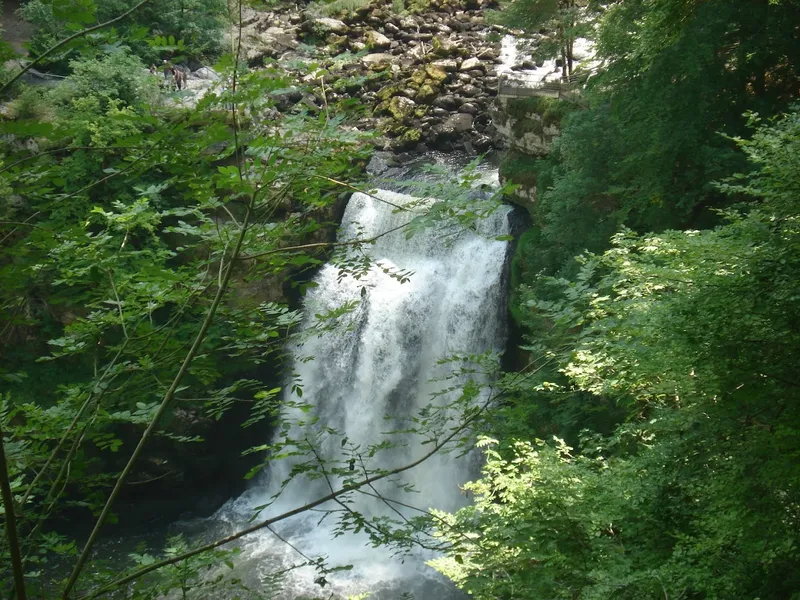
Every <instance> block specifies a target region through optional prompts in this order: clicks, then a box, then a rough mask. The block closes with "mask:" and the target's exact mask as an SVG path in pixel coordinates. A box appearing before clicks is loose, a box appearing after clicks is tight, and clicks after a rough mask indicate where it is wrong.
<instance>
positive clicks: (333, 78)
mask: <svg viewBox="0 0 800 600" xmlns="http://www.w3.org/2000/svg"><path fill="white" fill-rule="evenodd" d="M491 1H492V0H479V1H475V2H472V3H467V4H452V3H449V2H448V1H447V0H442V1H441V2H434V3H432V4H431V5H430V6H428V7H427V8H426V9H425V10H424V11H421V12H420V13H419V14H411V13H408V12H404V13H400V14H398V13H396V12H394V11H393V10H392V7H391V6H390V5H388V4H384V3H380V2H378V3H371V4H369V5H367V6H365V7H362V8H359V9H356V10H351V11H347V12H345V13H344V14H339V15H337V16H338V18H333V17H328V16H319V14H315V13H314V11H312V10H309V9H306V10H300V9H291V8H289V9H286V8H284V9H281V10H279V11H270V12H260V11H256V10H253V9H248V12H247V13H246V14H245V16H244V18H243V22H242V25H243V29H242V42H243V50H242V53H243V55H244V56H245V57H246V59H247V61H248V63H249V64H250V66H252V67H258V66H261V65H264V64H265V63H269V62H270V61H273V60H275V61H278V64H279V65H280V66H282V68H285V69H287V70H291V69H292V67H291V66H290V65H293V64H301V63H304V62H305V63H308V62H309V61H310V60H315V61H317V62H318V63H319V64H320V65H321V67H322V68H324V69H325V70H326V71H327V75H326V76H325V77H324V79H323V80H322V81H321V82H320V85H318V86H315V87H314V88H312V89H313V91H312V92H301V91H299V90H298V92H297V93H295V94H286V95H284V97H283V99H282V102H281V104H280V105H279V108H280V109H281V110H290V109H292V108H293V106H295V105H297V104H299V103H302V106H304V107H306V108H308V109H310V110H312V111H315V110H323V109H324V106H325V105H326V103H331V102H335V101H339V100H347V99H350V98H353V99H358V100H360V101H361V103H363V104H364V105H366V107H367V108H368V112H367V114H366V116H364V117H363V118H362V119H361V121H360V122H359V127H363V128H364V129H372V130H376V131H378V132H380V133H381V134H382V137H381V138H380V140H379V142H378V146H379V147H382V148H383V149H384V150H393V151H414V152H424V151H426V150H431V149H434V150H443V151H452V150H466V151H467V152H484V151H487V150H489V149H491V148H492V147H495V146H501V145H503V141H502V138H500V136H498V134H497V131H496V130H495V127H494V125H493V124H492V119H491V117H490V106H491V104H492V102H493V100H494V97H495V96H496V94H497V84H498V75H497V68H498V65H499V64H500V62H501V58H500V42H499V40H500V38H501V33H502V31H503V30H502V28H500V27H498V26H495V25H490V24H487V23H486V21H485V18H484V10H485V9H486V8H489V7H490V3H491ZM232 35H236V36H238V31H237V30H236V29H234V31H233V33H232ZM306 80H307V82H308V81H309V76H306Z"/></svg>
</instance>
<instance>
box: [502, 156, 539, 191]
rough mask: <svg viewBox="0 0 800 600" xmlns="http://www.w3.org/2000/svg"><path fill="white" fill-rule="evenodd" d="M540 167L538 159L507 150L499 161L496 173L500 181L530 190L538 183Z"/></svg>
mask: <svg viewBox="0 0 800 600" xmlns="http://www.w3.org/2000/svg"><path fill="white" fill-rule="evenodd" d="M541 166H542V161H541V159H540V158H538V157H536V156H531V155H528V154H525V153H523V152H519V151H517V150H509V151H508V152H506V153H505V155H504V156H503V158H502V160H501V161H500V166H499V169H498V172H499V175H500V179H501V180H503V181H510V182H511V183H515V184H517V185H520V186H522V187H524V188H528V189H530V188H534V187H536V185H537V184H538V183H539V170H540V167H541Z"/></svg>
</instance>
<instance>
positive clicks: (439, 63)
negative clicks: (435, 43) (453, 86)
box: [432, 58, 458, 72]
mask: <svg viewBox="0 0 800 600" xmlns="http://www.w3.org/2000/svg"><path fill="white" fill-rule="evenodd" d="M432 64H433V65H434V66H435V67H439V68H440V69H444V70H445V71H447V72H453V71H456V70H458V63H456V61H454V60H453V59H452V58H444V59H442V60H435V61H433V63H432Z"/></svg>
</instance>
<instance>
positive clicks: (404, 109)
mask: <svg viewBox="0 0 800 600" xmlns="http://www.w3.org/2000/svg"><path fill="white" fill-rule="evenodd" d="M382 104H386V110H387V111H388V112H389V114H391V115H392V117H394V119H395V120H397V121H408V120H409V119H411V118H412V117H413V116H414V110H415V109H416V107H417V105H416V103H415V102H414V101H413V100H411V99H410V98H406V97H405V96H394V97H392V98H391V99H390V100H389V101H388V102H385V103H382Z"/></svg>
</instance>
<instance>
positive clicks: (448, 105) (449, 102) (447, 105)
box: [433, 94, 459, 110]
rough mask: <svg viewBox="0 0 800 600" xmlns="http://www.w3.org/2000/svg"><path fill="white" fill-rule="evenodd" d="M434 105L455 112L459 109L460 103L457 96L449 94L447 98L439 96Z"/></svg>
mask: <svg viewBox="0 0 800 600" xmlns="http://www.w3.org/2000/svg"><path fill="white" fill-rule="evenodd" d="M433 105H434V106H438V107H439V108H444V109H446V110H453V109H455V108H458V106H459V103H458V101H457V100H456V97H455V96H452V95H450V94H447V95H446V96H439V97H438V98H436V100H434V101H433Z"/></svg>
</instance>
